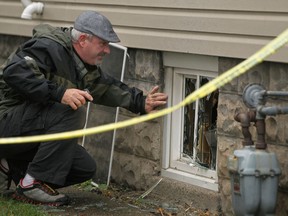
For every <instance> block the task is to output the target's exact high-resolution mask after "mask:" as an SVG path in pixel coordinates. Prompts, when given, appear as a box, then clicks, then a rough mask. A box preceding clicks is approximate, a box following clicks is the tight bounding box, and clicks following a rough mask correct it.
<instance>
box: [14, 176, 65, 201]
mask: <svg viewBox="0 0 288 216" xmlns="http://www.w3.org/2000/svg"><path fill="white" fill-rule="evenodd" d="M22 181H23V179H21V180H20V183H19V184H18V186H17V188H16V191H15V193H14V195H13V198H14V199H16V200H19V201H23V202H27V203H31V204H36V205H37V204H41V205H49V206H61V205H67V204H68V203H69V198H68V196H66V195H64V194H59V193H58V192H57V191H55V190H53V189H52V188H51V187H49V186H48V185H47V184H44V183H42V182H40V181H34V183H33V184H32V185H29V186H28V187H23V186H22Z"/></svg>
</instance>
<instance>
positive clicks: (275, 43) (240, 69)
mask: <svg viewBox="0 0 288 216" xmlns="http://www.w3.org/2000/svg"><path fill="white" fill-rule="evenodd" d="M287 42H288V29H287V30H285V31H284V32H283V33H281V34H280V35H279V36H278V37H277V38H275V39H274V40H272V41H271V42H270V43H269V44H267V45H266V46H264V47H263V48H262V49H260V50H259V51H258V52H256V53H255V54H254V55H252V56H250V57H249V58H248V59H246V60H245V61H243V62H241V63H240V64H238V65H236V66H235V67H233V68H231V69H230V70H228V71H226V72H225V73H223V74H221V75H220V76H218V77H216V78H215V79H213V80H212V81H210V82H208V83H207V84H205V85H204V86H202V87H201V88H199V89H198V90H196V91H194V92H193V93H191V94H190V95H188V96H187V97H186V98H185V99H184V100H183V101H181V102H180V103H179V104H176V105H175V106H172V107H168V108H166V109H163V110H161V111H158V112H155V113H151V114H148V115H144V116H139V117H136V118H133V119H129V120H126V121H122V122H118V123H111V124H106V125H102V126H98V127H93V128H87V129H81V130H75V131H69V132H62V133H56V134H48V135H38V136H26V137H9V138H1V139H0V144H19V143H32V142H40V141H42V142H44V141H52V140H63V139H71V138H77V137H81V136H85V135H86V136H87V135H92V134H97V133H103V132H107V131H111V130H114V129H119V128H123V127H127V126H131V125H135V124H139V123H141V122H144V121H149V120H151V119H155V118H158V117H161V116H164V115H167V114H169V113H172V112H173V111H175V110H177V109H179V108H181V107H183V106H186V105H187V104H190V103H192V102H194V101H195V100H197V99H200V98H203V97H204V96H206V95H208V94H210V93H212V92H213V91H215V90H216V89H218V88H220V87H222V86H224V85H225V84H227V83H228V82H231V81H232V80H233V79H234V78H236V77H238V76H240V75H242V74H244V73H245V72H247V71H248V70H249V69H251V68H252V67H254V66H255V65H257V64H259V63H260V62H262V61H263V60H264V59H265V58H267V57H268V56H269V55H271V54H273V53H274V52H275V51H276V50H278V49H279V48H281V47H282V46H284V45H285V44H286V43H287Z"/></svg>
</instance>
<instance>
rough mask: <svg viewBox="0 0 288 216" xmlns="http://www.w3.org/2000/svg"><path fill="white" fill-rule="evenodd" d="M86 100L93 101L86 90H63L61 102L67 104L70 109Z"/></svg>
mask: <svg viewBox="0 0 288 216" xmlns="http://www.w3.org/2000/svg"><path fill="white" fill-rule="evenodd" d="M87 100H89V101H93V97H92V96H91V95H90V94H89V93H88V92H87V91H83V90H79V89H74V88H72V89H67V90H66V91H65V93H64V95H63V97H62V100H61V103H62V104H67V105H69V106H70V107H71V108H72V109H74V110H77V109H78V108H79V107H81V106H83V105H84V104H85V103H86V101H87Z"/></svg>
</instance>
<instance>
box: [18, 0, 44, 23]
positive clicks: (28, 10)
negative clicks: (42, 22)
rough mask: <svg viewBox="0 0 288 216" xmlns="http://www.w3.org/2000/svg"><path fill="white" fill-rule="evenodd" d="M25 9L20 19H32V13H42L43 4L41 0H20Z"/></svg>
mask: <svg viewBox="0 0 288 216" xmlns="http://www.w3.org/2000/svg"><path fill="white" fill-rule="evenodd" d="M21 2H22V4H23V5H24V7H25V9H24V10H23V12H22V14H21V18H22V19H32V15H33V14H34V13H35V14H42V13H43V9H44V4H43V3H42V2H31V1H30V0H21Z"/></svg>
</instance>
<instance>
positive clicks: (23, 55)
mask: <svg viewBox="0 0 288 216" xmlns="http://www.w3.org/2000/svg"><path fill="white" fill-rule="evenodd" d="M70 32H71V28H70V29H68V28H54V27H52V26H49V25H46V24H44V25H43V24H42V25H39V26H36V27H35V28H34V30H33V38H32V39H30V40H29V41H27V42H26V43H24V44H23V45H22V46H21V47H19V48H18V50H17V51H16V53H14V54H13V55H11V56H10V57H9V59H8V60H7V63H6V64H5V67H4V68H3V67H2V68H0V119H1V118H2V117H3V115H4V114H5V113H7V112H9V110H11V109H13V107H15V106H17V105H18V104H22V103H24V102H25V101H27V100H28V101H29V102H37V103H43V104H45V103H48V102H51V101H52V102H53V101H54V102H61V99H62V97H63V94H64V92H65V90H66V89H67V88H78V89H82V90H84V89H88V90H89V91H90V93H91V95H92V96H93V98H94V101H93V103H97V104H102V105H106V106H113V107H116V106H120V107H124V108H126V109H128V110H130V111H132V112H134V113H141V114H144V113H145V97H144V96H143V92H142V91H140V90H138V89H136V88H129V87H128V86H127V85H125V84H124V83H122V82H120V81H118V80H116V79H114V78H113V77H111V76H109V75H108V74H106V73H104V72H103V71H102V70H101V68H100V67H99V66H91V65H87V64H84V63H83V62H82V61H81V60H80V58H79V57H78V55H76V54H75V53H74V51H73V47H72V42H71V37H70Z"/></svg>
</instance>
